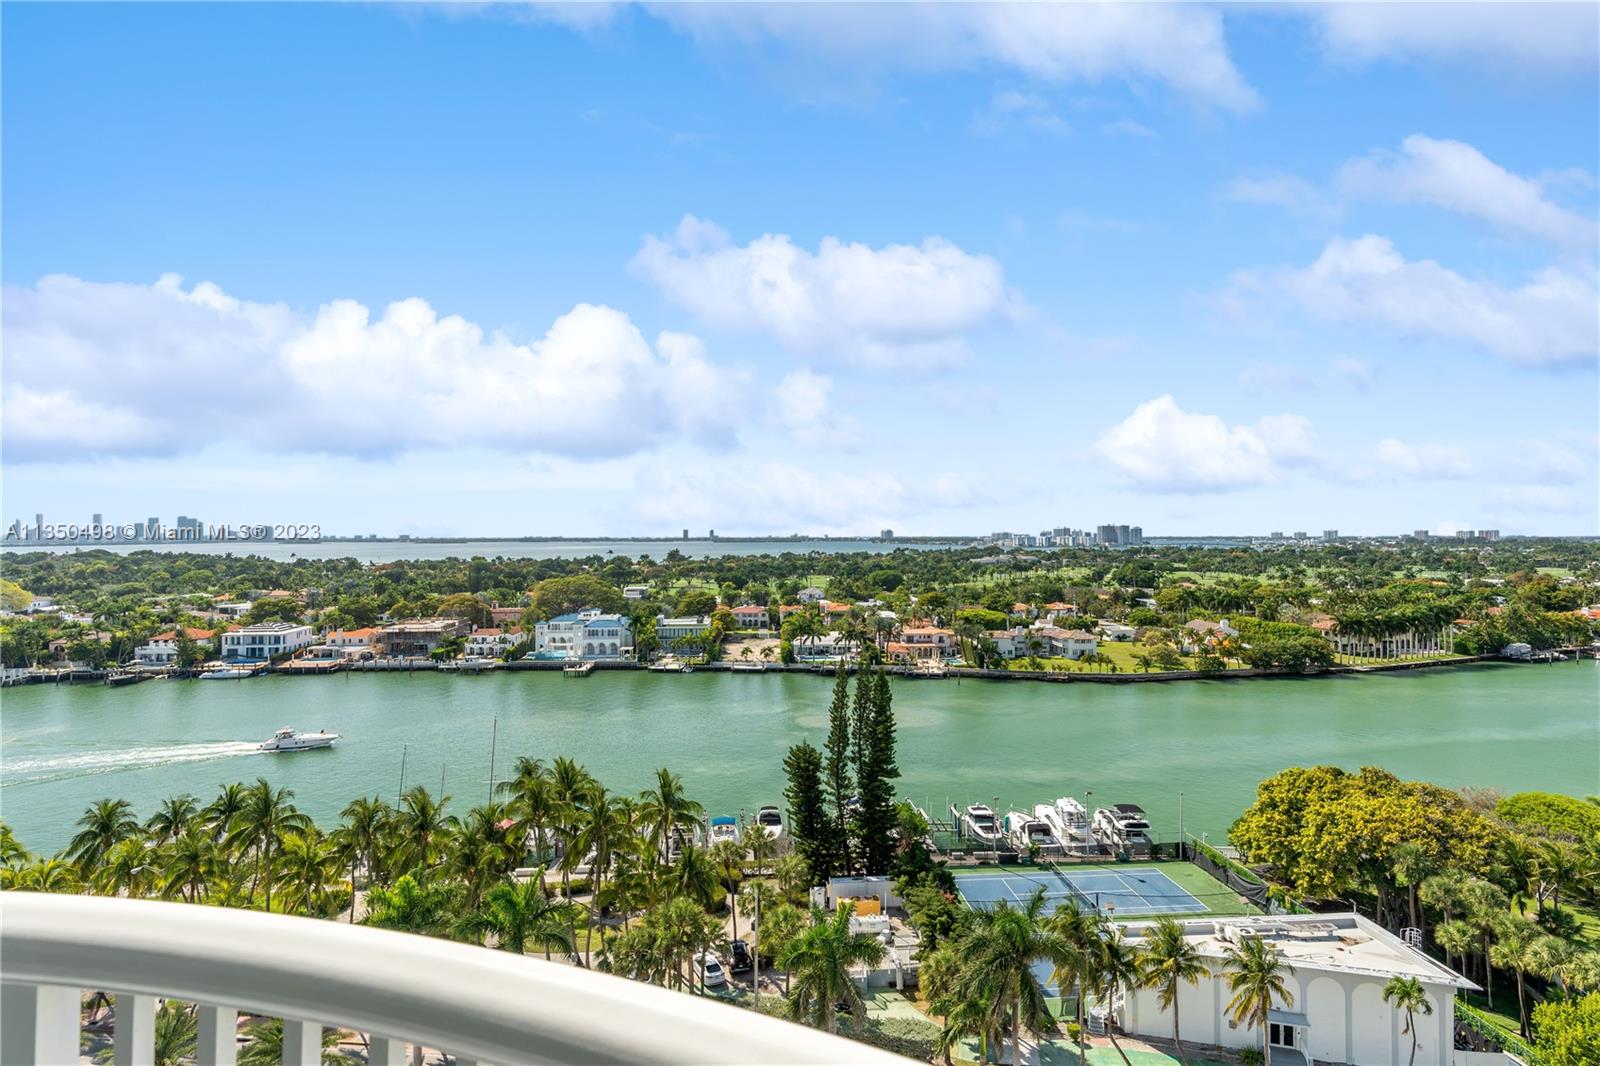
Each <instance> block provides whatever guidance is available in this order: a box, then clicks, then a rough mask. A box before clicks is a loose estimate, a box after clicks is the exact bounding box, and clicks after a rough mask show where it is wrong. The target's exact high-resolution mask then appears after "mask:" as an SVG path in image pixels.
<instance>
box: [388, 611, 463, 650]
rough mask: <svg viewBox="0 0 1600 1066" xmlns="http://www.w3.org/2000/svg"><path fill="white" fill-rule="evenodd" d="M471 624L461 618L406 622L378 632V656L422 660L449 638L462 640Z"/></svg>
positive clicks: (412, 619)
mask: <svg viewBox="0 0 1600 1066" xmlns="http://www.w3.org/2000/svg"><path fill="white" fill-rule="evenodd" d="M471 632H472V623H471V622H469V621H467V620H466V619H465V618H408V619H405V620H404V621H401V622H396V623H394V624H393V625H387V626H384V627H383V628H382V629H381V630H379V631H378V641H377V644H378V652H379V653H380V654H382V655H388V656H393V657H398V658H407V659H426V658H427V657H428V656H430V655H432V654H433V653H434V652H436V651H438V650H439V645H441V644H443V643H444V642H445V641H447V640H449V639H450V638H451V637H465V636H466V635H467V634H468V633H471Z"/></svg>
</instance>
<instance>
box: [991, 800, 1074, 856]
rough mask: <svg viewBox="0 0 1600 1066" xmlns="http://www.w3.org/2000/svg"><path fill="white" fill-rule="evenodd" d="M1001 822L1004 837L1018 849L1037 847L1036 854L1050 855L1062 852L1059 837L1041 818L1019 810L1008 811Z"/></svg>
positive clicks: (1027, 849) (1025, 849)
mask: <svg viewBox="0 0 1600 1066" xmlns="http://www.w3.org/2000/svg"><path fill="white" fill-rule="evenodd" d="M1003 824H1004V826H1005V831H1006V839H1007V840H1009V841H1011V844H1012V846H1013V847H1015V848H1016V849H1017V850H1018V851H1021V852H1032V851H1033V849H1035V848H1037V849H1038V851H1037V852H1036V854H1039V855H1051V856H1059V855H1060V854H1061V852H1062V847H1061V841H1060V839H1059V838H1057V837H1056V834H1055V832H1054V831H1053V830H1052V829H1051V828H1050V825H1049V823H1048V822H1046V821H1045V820H1044V819H1043V818H1037V817H1034V816H1033V815H1031V814H1023V813H1022V812H1021V811H1008V812H1007V813H1006V817H1005V822H1004V823H1003Z"/></svg>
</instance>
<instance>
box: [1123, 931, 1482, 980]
mask: <svg viewBox="0 0 1600 1066" xmlns="http://www.w3.org/2000/svg"><path fill="white" fill-rule="evenodd" d="M1150 924H1151V923H1148V922H1135V923H1130V924H1129V925H1128V926H1127V927H1126V929H1125V932H1126V934H1127V935H1128V937H1129V938H1130V939H1134V940H1137V939H1139V938H1141V937H1142V936H1143V933H1144V931H1145V930H1146V929H1147V928H1149V927H1150ZM1179 924H1180V925H1182V926H1183V928H1184V938H1185V939H1186V940H1188V941H1189V943H1191V944H1193V945H1194V946H1195V948H1196V949H1197V950H1198V951H1199V952H1200V954H1201V955H1203V956H1205V957H1206V958H1210V959H1223V958H1226V957H1227V952H1228V949H1229V948H1230V947H1232V946H1233V945H1234V944H1236V943H1238V942H1239V940H1240V939H1241V937H1242V936H1247V935H1256V936H1261V937H1264V938H1266V939H1267V940H1268V941H1269V942H1270V943H1271V944H1272V946H1273V947H1274V948H1276V949H1277V952H1278V956H1279V958H1282V959H1283V960H1285V961H1286V962H1288V963H1289V964H1290V965H1292V966H1294V967H1295V968H1296V969H1302V968H1303V969H1310V970H1327V971H1332V972H1338V973H1354V974H1364V975H1367V976H1371V977H1381V978H1383V979H1385V980H1387V979H1388V978H1390V977H1395V976H1401V977H1415V978H1418V979H1419V980H1423V981H1427V982H1430V983H1432V984H1440V985H1448V986H1450V987H1452V988H1467V989H1476V988H1477V987H1478V986H1477V985H1475V984H1473V983H1472V982H1471V981H1468V980H1467V979H1466V978H1464V977H1462V976H1461V975H1460V974H1458V973H1456V972H1455V971H1454V970H1452V969H1449V968H1448V967H1446V966H1445V965H1444V964H1443V963H1440V962H1437V961H1435V960H1434V959H1431V958H1429V957H1428V956H1427V955H1425V954H1423V953H1422V952H1420V951H1418V950H1416V949H1415V948H1413V947H1411V946H1409V945H1408V944H1406V943H1405V942H1404V941H1403V940H1401V939H1400V938H1399V937H1397V936H1395V935H1394V934H1392V933H1390V932H1389V931H1388V930H1386V929H1384V928H1382V927H1381V926H1379V925H1376V924H1374V923H1373V922H1371V921H1369V920H1368V919H1366V918H1363V917H1361V916H1360V915H1358V914H1280V915H1261V916H1256V917H1249V918H1205V919H1191V920H1189V921H1180V922H1179Z"/></svg>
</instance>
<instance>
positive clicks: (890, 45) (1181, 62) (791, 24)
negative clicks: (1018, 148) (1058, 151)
mask: <svg viewBox="0 0 1600 1066" xmlns="http://www.w3.org/2000/svg"><path fill="white" fill-rule="evenodd" d="M650 10H651V11H652V12H653V13H654V14H655V15H657V16H658V17H660V18H662V19H665V20H666V21H667V22H668V23H670V24H671V25H673V26H675V27H677V28H678V29H680V30H683V31H685V32H687V33H689V34H691V35H693V36H694V38H695V39H696V40H697V41H699V42H701V43H702V44H705V45H712V46H716V45H722V44H733V45H736V46H738V47H739V48H741V49H742V50H748V49H750V48H751V47H753V46H755V45H757V44H764V43H770V44H777V45H780V46H782V47H786V48H791V49H795V50H798V51H801V52H804V53H806V54H807V55H809V56H811V57H816V58H821V59H824V60H829V61H832V62H835V63H838V64H839V65H841V66H842V67H845V68H847V69H849V70H851V71H852V72H854V73H859V72H863V71H864V72H866V73H868V74H869V75H870V74H875V73H880V72H884V71H889V70H895V69H900V70H912V71H939V70H950V69H963V70H964V69H972V68H978V67H982V66H985V65H997V66H1001V67H1004V68H1007V69H1010V70H1014V71H1018V72H1020V73H1022V74H1025V75H1028V76H1029V77H1032V78H1037V79H1039V80H1041V81H1047V82H1060V83H1066V82H1077V83H1097V82H1103V81H1113V80H1121V81H1126V82H1131V83H1135V84H1142V83H1156V84H1161V85H1165V86H1166V87H1167V88H1169V89H1171V90H1172V91H1174V92H1176V93H1179V94H1181V95H1183V96H1185V97H1188V98H1190V99H1192V100H1195V101H1197V102H1199V103H1201V104H1203V105H1206V106H1215V107H1221V108H1226V109H1228V110H1233V111H1248V110H1250V109H1252V108H1254V107H1256V106H1257V104H1258V103H1259V101H1258V98H1257V96H1256V94H1255V91H1254V90H1253V89H1251V88H1250V86H1249V85H1247V84H1246V83H1245V81H1244V78H1243V77H1242V76H1241V75H1240V74H1239V71H1238V69H1237V68H1236V67H1235V66H1234V65H1233V60H1232V59H1231V58H1230V56H1229V55H1228V47H1227V42H1226V40H1225V39H1224V37H1223V30H1222V18H1221V16H1220V15H1219V14H1218V13H1217V12H1216V11H1214V10H1211V9H1209V8H1204V7H1198V6H1190V5H1186V4H1175V5H1157V4H1139V5H1136V6H1124V5H1119V4H977V3H972V4H938V3H928V4H909V3H908V4H822V5H807V4H671V5H660V6H653V7H651V8H650Z"/></svg>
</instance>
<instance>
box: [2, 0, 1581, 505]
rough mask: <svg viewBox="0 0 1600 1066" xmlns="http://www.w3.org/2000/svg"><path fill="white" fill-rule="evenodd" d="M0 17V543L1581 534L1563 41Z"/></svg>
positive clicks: (1420, 29)
mask: <svg viewBox="0 0 1600 1066" xmlns="http://www.w3.org/2000/svg"><path fill="white" fill-rule="evenodd" d="M1425 7H1427V6H1426V5H1425ZM4 20H5V26H4V28H5V34H4V41H3V49H4V56H3V58H4V71H3V90H4V96H3V120H4V121H3V131H0V137H3V148H4V154H3V175H0V176H3V179H4V185H3V201H0V215H3V217H0V222H3V253H4V282H5V292H4V321H3V340H4V366H3V369H4V376H5V380H4V415H5V418H4V455H3V463H4V475H5V477H4V483H5V490H6V491H5V498H4V504H5V518H6V520H7V521H9V520H10V519H12V518H16V517H21V516H31V515H32V514H33V513H34V512H35V511H44V512H46V513H47V514H48V515H50V516H51V517H52V518H54V519H57V520H60V521H72V520H83V519H86V518H87V517H88V515H89V514H90V513H91V512H103V513H105V514H106V515H107V516H108V517H129V518H133V517H143V516H145V515H149V514H161V515H167V516H170V515H172V514H174V513H176V512H178V511H183V512H185V513H188V514H199V515H201V516H202V517H204V518H206V519H207V520H210V521H237V522H242V521H247V520H248V521H269V522H284V521H296V522H314V523H319V524H321V525H322V526H323V528H324V529H327V530H330V531H336V532H369V531H372V532H383V533H390V532H399V531H407V532H413V533H449V534H462V533H497V534H574V535H581V534H628V533H648V534H659V533H671V532H676V530H677V529H678V528H680V527H682V526H689V527H691V528H694V529H696V530H701V529H704V528H708V527H709V528H716V529H718V530H719V531H720V532H724V533H734V532H752V533H767V532H781V533H787V532H791V531H796V530H810V531H818V532H821V531H830V532H861V531H876V530H877V529H879V528H881V527H883V526H891V527H893V528H895V529H897V530H901V531H903V532H928V533H932V532H980V531H988V530H992V529H1023V530H1028V529H1039V528H1044V527H1049V526H1056V525H1074V526H1093V525H1095V524H1098V523H1100V522H1107V521H1113V522H1130V523H1138V524H1142V525H1143V526H1144V528H1145V529H1146V531H1147V532H1148V533H1151V534H1160V533H1171V532H1252V531H1265V530H1268V529H1285V530H1293V529H1313V530H1321V529H1324V528H1328V527H1337V528H1340V529H1343V530H1346V531H1350V532H1368V533H1378V532H1388V531H1395V530H1411V529H1414V528H1421V527H1428V528H1432V529H1436V530H1441V531H1448V530H1450V529H1452V528H1484V527H1488V528H1500V529H1502V530H1503V531H1506V532H1512V531H1517V532H1566V533H1591V534H1592V533H1596V532H1600V515H1597V498H1600V493H1597V483H1596V453H1597V448H1600V445H1597V437H1596V429H1597V414H1600V399H1597V381H1596V362H1597V354H1600V325H1597V322H1596V222H1595V218H1596V210H1597V195H1596V185H1595V174H1596V171H1597V169H1600V165H1597V158H1596V157H1597V154H1600V134H1597V130H1600V104H1597V100H1600V94H1597V92H1596V89H1597V85H1596V81H1597V57H1596V46H1595V41H1596V39H1597V26H1596V9H1595V8H1594V7H1593V6H1582V5H1573V6H1566V7H1549V8H1541V7H1537V6H1527V5H1523V6H1519V7H1515V8H1511V7H1499V6H1495V5H1479V6H1473V7H1470V8H1464V9H1458V10H1456V11H1454V12H1451V13H1449V17H1444V14H1443V13H1441V11H1440V9H1439V8H1438V7H1437V6H1436V5H1434V6H1431V7H1428V9H1427V10H1423V9H1422V8H1412V7H1406V6H1403V5H1388V6H1378V5H1349V6H1345V7H1337V8H1318V7H1314V6H1301V7H1295V8H1209V7H1204V6H1199V5H1190V6H1185V7H1179V8H1159V7H1149V6H1141V7H1137V8H1127V7H1124V8H1093V7H1081V6H1080V7H1071V8H1067V7H1060V8H1046V7H1031V8H1022V7H1003V6H998V5H995V6H989V7H964V6H957V5H946V6H941V7H936V8H927V7H919V6H915V5H885V6H847V5H830V6H825V7H809V8H803V7H781V6H780V7H764V6H758V5H725V6H720V7H709V8H699V7H687V6H679V7H654V6H652V7H638V6H623V5H589V6H581V7H569V6H554V7H548V6H535V5H514V6H488V7H482V6H473V7H470V8H467V7H449V6H432V7H404V6H380V5H349V6H335V5H310V4H307V5H278V6H259V7H257V6H246V5H228V6H217V7H210V6H205V5H169V6H141V5H136V4H126V5H113V6H104V7H101V6H94V5H8V6H7V7H6V9H5V12H4Z"/></svg>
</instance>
